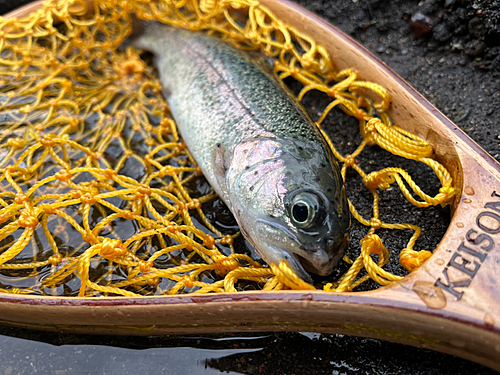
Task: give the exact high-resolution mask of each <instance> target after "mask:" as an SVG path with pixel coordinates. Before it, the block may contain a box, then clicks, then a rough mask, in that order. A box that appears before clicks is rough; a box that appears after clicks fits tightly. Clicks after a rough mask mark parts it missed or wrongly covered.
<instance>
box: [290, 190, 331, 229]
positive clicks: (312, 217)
mask: <svg viewBox="0 0 500 375" xmlns="http://www.w3.org/2000/svg"><path fill="white" fill-rule="evenodd" d="M290 214H291V215H290V216H291V220H292V223H293V224H294V225H295V226H297V227H299V228H301V229H305V230H307V229H314V228H315V227H316V226H318V225H321V224H322V223H323V220H324V219H325V217H326V208H325V202H324V200H323V199H322V198H321V197H320V196H319V195H317V194H315V193H312V192H300V193H298V194H296V195H295V196H294V197H293V199H292V202H291V205H290Z"/></svg>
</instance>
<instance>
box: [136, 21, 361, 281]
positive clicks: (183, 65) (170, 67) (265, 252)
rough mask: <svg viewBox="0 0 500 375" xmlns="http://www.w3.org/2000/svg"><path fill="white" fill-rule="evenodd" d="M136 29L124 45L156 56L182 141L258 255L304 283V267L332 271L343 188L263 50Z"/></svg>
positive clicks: (340, 241) (343, 235)
mask: <svg viewBox="0 0 500 375" xmlns="http://www.w3.org/2000/svg"><path fill="white" fill-rule="evenodd" d="M133 29H134V31H133V34H132V36H131V37H130V38H129V39H128V41H127V42H126V43H127V46H132V47H134V48H136V49H139V50H143V51H148V52H151V53H152V54H153V55H154V59H155V60H154V63H155V64H156V67H157V70H158V73H159V77H160V80H161V85H162V90H163V95H164V96H165V99H166V100H167V102H168V104H169V107H170V110H171V113H172V116H173V118H174V120H175V122H176V123H177V126H178V130H179V132H180V134H181V137H182V139H183V141H184V143H185V144H186V146H187V148H188V150H189V152H190V153H191V155H192V156H193V158H194V159H195V161H196V163H197V164H198V166H199V168H200V169H201V171H202V173H203V175H204V176H205V178H206V179H207V181H208V182H209V183H210V185H211V186H212V188H213V189H214V191H215V192H216V193H217V194H218V195H219V197H220V198H221V199H222V200H223V201H224V203H225V204H226V205H227V207H228V208H229V210H230V211H231V212H232V214H233V215H234V217H235V219H236V222H237V223H238V225H239V228H240V230H241V232H242V234H243V236H244V237H245V238H246V240H247V241H248V242H249V243H250V244H251V245H252V246H253V247H254V249H255V251H256V252H257V254H258V255H259V256H260V257H261V258H262V259H263V260H264V261H265V262H266V263H268V264H272V263H275V264H277V265H279V263H280V261H283V260H285V261H286V262H287V263H288V265H289V266H290V267H291V268H292V269H293V271H295V273H296V274H297V276H298V277H300V278H301V279H302V280H304V281H306V282H309V283H311V282H312V281H313V279H312V277H311V275H310V274H309V273H315V274H318V275H322V276H326V275H329V274H330V273H331V272H332V271H333V270H334V268H335V266H336V265H337V264H338V263H339V261H340V260H341V259H342V258H343V256H344V254H345V250H346V247H347V244H348V240H349V229H350V225H351V218H350V213H349V208H348V203H347V197H346V191H345V186H344V184H343V180H342V176H341V173H340V169H339V166H338V164H337V162H336V160H335V157H334V156H333V154H332V152H331V150H330V149H329V147H328V145H327V143H326V141H325V139H324V137H323V136H322V134H321V133H320V131H319V130H318V128H317V127H316V126H315V124H314V123H313V122H312V120H311V118H310V117H309V115H308V114H307V112H306V111H305V109H304V108H303V106H302V105H301V104H300V103H299V102H298V101H297V100H296V98H295V97H294V96H293V95H292V94H291V92H290V90H289V89H288V88H287V87H286V86H285V85H284V84H283V83H282V82H281V80H279V79H278V77H277V76H276V74H275V73H274V70H273V66H272V64H270V63H269V58H268V57H267V56H265V55H264V54H261V53H259V52H255V51H253V52H247V51H244V50H240V49H237V48H235V47H233V46H231V45H230V44H228V43H227V42H225V41H223V40H220V39H218V38H216V37H213V36H210V35H207V34H205V33H202V32H198V31H190V30H183V29H179V28H175V27H172V26H168V25H164V24H161V23H158V22H152V21H149V22H146V21H137V20H135V21H134V22H133Z"/></svg>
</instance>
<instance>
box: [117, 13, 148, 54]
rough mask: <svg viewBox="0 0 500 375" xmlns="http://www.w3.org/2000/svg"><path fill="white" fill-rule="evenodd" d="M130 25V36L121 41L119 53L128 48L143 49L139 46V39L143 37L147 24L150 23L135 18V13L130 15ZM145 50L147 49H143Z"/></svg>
mask: <svg viewBox="0 0 500 375" xmlns="http://www.w3.org/2000/svg"><path fill="white" fill-rule="evenodd" d="M129 17H130V25H131V34H130V35H128V36H127V38H126V39H125V40H124V41H123V43H122V44H121V45H120V47H119V48H118V49H119V50H120V51H125V50H126V49H127V48H128V47H137V48H141V49H143V48H144V47H143V46H141V43H140V41H139V40H140V39H141V38H140V37H141V36H142V35H144V33H145V32H146V29H147V28H148V24H150V23H151V22H150V21H144V20H141V19H140V18H138V17H137V15H136V14H135V13H130V14H129ZM144 49H147V48H144Z"/></svg>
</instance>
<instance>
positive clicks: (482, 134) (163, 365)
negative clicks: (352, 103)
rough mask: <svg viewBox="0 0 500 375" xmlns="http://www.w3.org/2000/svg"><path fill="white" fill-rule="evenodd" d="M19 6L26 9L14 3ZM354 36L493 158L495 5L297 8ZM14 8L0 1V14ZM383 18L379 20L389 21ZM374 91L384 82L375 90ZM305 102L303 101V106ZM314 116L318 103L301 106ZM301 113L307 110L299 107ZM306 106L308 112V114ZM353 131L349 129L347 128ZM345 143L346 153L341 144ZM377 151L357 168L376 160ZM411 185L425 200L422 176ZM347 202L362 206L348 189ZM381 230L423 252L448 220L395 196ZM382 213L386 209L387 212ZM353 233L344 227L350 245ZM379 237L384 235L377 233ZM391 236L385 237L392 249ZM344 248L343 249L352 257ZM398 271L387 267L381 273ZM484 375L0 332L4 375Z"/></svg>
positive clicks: (384, 349) (394, 354) (376, 354)
mask: <svg viewBox="0 0 500 375" xmlns="http://www.w3.org/2000/svg"><path fill="white" fill-rule="evenodd" d="M24 2H25V1H24ZM298 2H299V3H300V4H302V5H303V6H305V7H307V8H309V9H310V10H312V11H314V12H316V13H317V14H319V15H320V16H322V17H323V18H325V19H327V20H328V21H329V22H331V23H332V24H334V25H336V26H337V27H339V28H341V29H342V30H343V31H344V32H346V33H348V34H349V35H351V36H353V37H354V38H356V39H357V40H359V41H360V42H361V43H362V44H364V45H365V46H366V47H367V48H369V49H370V50H371V51H373V52H374V53H376V54H377V55H378V56H379V58H381V59H382V60H383V61H384V62H385V63H386V64H387V65H389V66H390V67H391V68H392V69H394V70H395V71H396V72H397V73H398V74H399V75H401V76H402V77H403V78H404V79H405V80H407V81H408V82H409V83H410V84H411V85H412V86H413V87H415V88H416V89H417V91H419V92H420V93H421V94H423V95H424V96H425V97H426V98H427V99H428V100H429V101H431V102H432V103H433V104H434V105H435V106H436V107H437V108H438V109H439V110H441V111H442V112H443V113H444V114H445V115H447V116H448V117H449V118H451V119H452V120H453V121H455V122H456V123H457V124H458V125H459V126H460V127H461V128H462V129H463V130H465V131H466V132H467V133H468V134H469V135H470V136H471V137H472V138H473V139H474V140H475V141H476V142H478V143H479V144H480V145H481V146H482V147H483V148H484V149H485V150H486V151H488V152H489V153H490V154H491V155H492V156H493V157H495V158H496V159H497V160H500V145H499V142H500V139H499V138H500V125H498V119H499V117H500V112H499V110H498V109H497V108H498V105H499V102H500V87H499V82H500V73H499V72H500V45H499V44H500V29H499V28H500V12H499V5H500V2H497V1H479V0H474V1H458V0H445V1H444V0H443V1H434V0H430V1H429V0H426V1H421V2H418V1H380V0H342V1H333V0H321V1H306V0H299V1H298ZM20 3H21V2H7V1H0V13H3V12H4V11H6V10H7V9H8V8H12V7H13V6H14V5H15V4H20ZM389 15H390V16H389ZM382 84H383V83H382ZM313 99H314V100H313ZM308 100H309V104H310V109H311V111H312V112H313V115H314V112H315V111H316V112H317V111H319V110H320V105H319V104H318V103H320V101H321V98H312V97H311V98H309V99H308ZM306 104H307V103H306ZM313 104H314V105H315V106H316V107H313ZM329 123H330V126H331V130H332V132H333V134H334V137H337V142H339V143H342V148H343V149H344V150H348V149H349V147H351V146H352V142H353V141H355V140H356V135H355V134H356V133H353V132H350V131H348V130H346V129H349V127H352V126H353V123H352V121H351V120H350V119H348V118H344V117H341V116H337V115H335V116H334V117H332V118H331V119H330V120H329ZM354 126H355V125H354ZM350 142H351V145H349V143H350ZM385 157H386V156H384V155H383V153H382V152H380V150H377V149H373V150H370V154H368V155H367V156H366V157H365V158H366V159H364V162H365V163H366V165H367V166H368V168H369V166H370V165H372V164H371V163H370V162H371V161H376V162H377V163H380V162H381V161H382V162H383V161H384V159H383V158H385ZM396 162H397V163H401V165H404V167H405V168H408V169H410V170H414V171H415V173H417V175H415V173H413V175H414V176H416V177H417V179H419V180H420V181H419V182H420V183H421V184H423V185H424V189H425V188H427V189H428V190H427V191H428V192H430V193H432V189H435V188H436V187H435V185H433V184H432V183H431V181H430V179H429V178H428V177H427V176H429V174H422V175H421V176H419V175H418V171H419V170H418V167H415V166H414V165H412V164H411V163H407V162H405V161H400V160H399V161H396ZM351 198H353V199H357V200H358V203H361V204H362V203H363V202H364V203H367V202H368V201H367V198H366V197H365V196H364V195H363V193H362V192H361V191H358V189H357V187H356V186H355V185H353V188H351ZM382 205H383V206H384V207H385V208H386V211H385V215H387V216H386V219H387V220H388V221H396V218H399V219H401V218H404V217H405V215H406V216H408V215H410V216H414V217H415V219H416V220H417V222H418V223H419V224H420V225H422V226H423V228H424V234H423V236H422V238H421V239H420V240H419V242H418V243H417V245H418V248H419V249H422V248H428V249H432V248H433V247H434V246H435V244H436V243H437V242H439V238H440V236H442V234H443V232H444V230H445V228H446V217H447V215H448V212H447V211H446V210H441V209H432V210H431V211H425V212H422V213H415V214H414V213H413V211H410V210H411V208H410V207H409V206H408V205H407V204H406V203H405V201H403V200H401V198H400V195H399V194H398V193H397V192H396V191H394V192H390V193H389V194H388V195H386V196H385V197H384V201H383V202H382ZM391 207H392V210H391ZM362 235H363V232H362V231H361V228H354V232H353V242H357V240H359V239H360V238H361V237H362ZM382 235H385V234H384V233H382ZM401 237H402V238H401V239H399V242H398V240H397V239H394V238H392V239H391V237H390V236H389V235H387V241H389V242H391V241H392V243H390V244H389V246H391V245H393V246H394V247H395V248H401V247H399V245H401V244H402V243H403V240H406V239H405V238H404V235H403V236H401ZM351 251H354V250H351ZM389 268H390V269H391V270H392V271H393V272H395V273H400V272H402V270H401V269H400V267H399V266H398V265H397V263H394V264H391V265H390V267H389ZM221 371H222V372H226V373H245V374H351V373H362V374H363V373H365V374H493V373H494V372H493V371H492V370H489V369H486V368H484V367H482V366H480V365H477V364H474V363H472V362H468V361H465V360H462V359H459V358H456V357H453V356H449V355H444V354H441V353H436V352H431V351H428V350H423V349H416V348H413V347H408V346H403V345H397V344H392V343H388V342H383V341H378V340H373V339H364V338H354V337H348V336H342V335H319V334H309V333H303V334H302V333H262V334H253V335H251V336H248V335H221V336H218V337H216V336H203V337H174V336H167V337H153V338H136V337H104V336H103V337H101V336H82V335H80V336H77V335H63V334H53V333H41V332H36V331H30V330H21V329H14V328H10V327H3V326H0V375H2V374H5V375H14V374H33V373H37V374H57V375H62V374H101V373H102V374H104V373H105V374H123V375H126V374H136V373H138V372H140V373H143V374H149V373H151V374H153V373H155V374H157V373H165V374H186V373H190V374H193V375H194V374H211V373H220V372H221Z"/></svg>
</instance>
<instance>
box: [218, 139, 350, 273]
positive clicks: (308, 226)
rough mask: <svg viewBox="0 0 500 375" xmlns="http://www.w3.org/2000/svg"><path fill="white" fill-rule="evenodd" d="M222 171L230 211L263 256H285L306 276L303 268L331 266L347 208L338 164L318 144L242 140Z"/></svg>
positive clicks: (338, 254)
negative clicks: (224, 175)
mask: <svg viewBox="0 0 500 375" xmlns="http://www.w3.org/2000/svg"><path fill="white" fill-rule="evenodd" d="M320 146H321V145H320ZM298 151H300V152H298ZM227 176H228V184H230V185H231V188H230V189H229V190H230V191H231V194H230V195H229V200H230V206H231V207H232V211H233V214H234V215H235V218H236V220H237V221H238V223H239V225H240V228H241V230H242V232H243V234H244V236H245V238H247V240H248V241H249V242H250V243H251V244H252V245H253V246H254V248H255V250H256V251H257V253H258V254H259V255H260V256H261V257H262V258H263V259H264V261H266V262H267V263H268V264H271V263H276V264H279V262H280V261H281V260H285V261H287V262H288V264H289V266H290V267H291V268H292V269H293V270H294V271H295V272H296V273H297V275H298V276H299V277H300V278H302V279H303V280H305V281H308V282H311V281H312V279H311V277H310V275H309V274H308V272H312V273H316V274H319V275H328V274H330V273H331V272H332V271H333V269H334V267H335V266H336V265H337V263H338V262H339V261H340V260H341V259H342V257H343V256H344V252H345V248H346V245H347V243H348V238H349V227H350V214H349V210H348V205H347V198H346V193H345V188H344V186H343V183H342V177H341V175H340V171H339V168H338V166H337V165H336V164H332V161H331V160H330V158H329V157H328V155H327V154H326V153H325V151H324V149H323V148H321V147H318V146H317V145H313V146H310V145H309V146H308V145H307V144H301V145H297V142H292V141H283V140H281V141H278V140H258V141H252V142H246V143H245V144H243V145H239V146H237V147H236V149H235V152H234V157H233V160H232V163H231V167H230V168H229V171H228V175H227Z"/></svg>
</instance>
